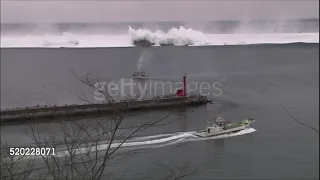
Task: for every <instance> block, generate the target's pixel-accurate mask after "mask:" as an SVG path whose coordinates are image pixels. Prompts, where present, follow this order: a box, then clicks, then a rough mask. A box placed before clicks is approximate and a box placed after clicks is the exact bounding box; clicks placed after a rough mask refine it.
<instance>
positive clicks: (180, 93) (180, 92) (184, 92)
mask: <svg viewBox="0 0 320 180" xmlns="http://www.w3.org/2000/svg"><path fill="white" fill-rule="evenodd" d="M176 95H177V96H186V95H187V74H186V73H185V74H184V76H183V89H178V90H177V92H176Z"/></svg>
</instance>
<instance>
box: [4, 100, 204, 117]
mask: <svg viewBox="0 0 320 180" xmlns="http://www.w3.org/2000/svg"><path fill="white" fill-rule="evenodd" d="M208 102H210V101H209V100H207V98H206V97H198V98H195V99H188V98H187V97H169V98H154V99H144V100H132V101H121V102H112V103H100V104H84V105H66V106H54V107H35V108H22V109H13V110H12V109H10V110H1V122H12V121H13V120H23V121H24V120H32V119H37V118H41V117H57V116H63V115H73V116H77V115H89V114H94V113H99V112H111V111H113V110H115V109H116V110H121V111H130V110H135V109H144V108H158V107H168V106H186V105H200V104H206V103H208Z"/></svg>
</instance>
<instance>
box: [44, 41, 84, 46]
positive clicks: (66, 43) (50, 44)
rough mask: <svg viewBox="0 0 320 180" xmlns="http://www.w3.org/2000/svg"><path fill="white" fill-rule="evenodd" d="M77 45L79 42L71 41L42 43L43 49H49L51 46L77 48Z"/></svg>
mask: <svg viewBox="0 0 320 180" xmlns="http://www.w3.org/2000/svg"><path fill="white" fill-rule="evenodd" d="M77 45H79V41H77V40H73V41H61V42H58V41H55V42H51V41H46V42H44V43H43V46H45V47H51V46H58V47H68V46H77Z"/></svg>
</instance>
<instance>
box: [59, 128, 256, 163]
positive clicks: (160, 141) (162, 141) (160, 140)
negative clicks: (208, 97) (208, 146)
mask: <svg viewBox="0 0 320 180" xmlns="http://www.w3.org/2000/svg"><path fill="white" fill-rule="evenodd" d="M255 131H256V130H255V129H254V128H247V129H244V130H242V131H239V132H236V133H230V134H224V135H219V136H214V137H207V138H202V137H198V136H195V135H194V134H195V131H190V132H177V133H171V134H160V135H153V136H144V137H136V138H133V139H131V140H128V141H126V142H125V143H123V144H122V145H121V148H125V147H134V148H137V149H141V148H159V147H165V146H169V145H173V144H178V143H183V142H190V141H204V140H213V139H224V138H231V137H235V136H241V135H245V134H250V133H253V132H255ZM120 144H121V142H117V143H112V144H111V146H110V147H111V148H116V147H118V146H119V145H120ZM108 146H109V144H102V145H99V146H98V147H97V149H98V151H103V150H106V149H107V148H108ZM93 148H94V149H95V147H85V148H79V149H77V150H76V153H78V154H81V153H86V152H88V150H90V149H93ZM66 155H68V151H60V152H57V154H56V156H58V157H63V156H66Z"/></svg>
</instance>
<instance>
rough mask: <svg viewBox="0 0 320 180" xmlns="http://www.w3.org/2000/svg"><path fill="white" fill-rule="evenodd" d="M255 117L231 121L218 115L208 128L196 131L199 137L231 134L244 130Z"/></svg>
mask: <svg viewBox="0 0 320 180" xmlns="http://www.w3.org/2000/svg"><path fill="white" fill-rule="evenodd" d="M254 121H255V120H254V119H251V118H249V119H244V120H242V121H239V122H236V123H231V122H229V121H225V120H224V119H223V118H222V117H218V118H217V119H216V120H215V121H214V122H213V123H210V122H209V123H210V125H209V126H207V128H206V129H204V130H201V131H198V132H196V133H195V135H196V136H199V137H212V136H218V135H222V134H229V133H234V132H238V131H241V130H244V129H246V128H249V127H251V124H252V123H253V122H254Z"/></svg>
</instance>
